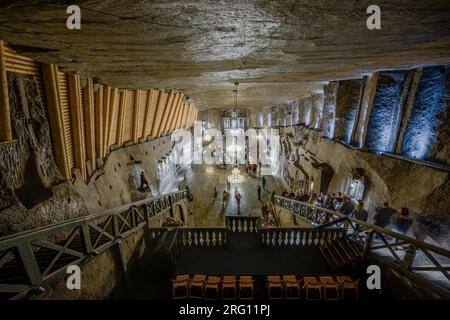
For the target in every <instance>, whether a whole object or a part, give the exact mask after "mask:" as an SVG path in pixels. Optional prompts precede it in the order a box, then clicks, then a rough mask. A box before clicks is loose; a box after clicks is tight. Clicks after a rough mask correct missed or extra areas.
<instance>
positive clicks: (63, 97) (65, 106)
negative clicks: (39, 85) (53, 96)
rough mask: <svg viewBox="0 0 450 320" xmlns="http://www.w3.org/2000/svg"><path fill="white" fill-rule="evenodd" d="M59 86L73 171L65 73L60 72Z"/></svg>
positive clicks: (69, 157)
mask: <svg viewBox="0 0 450 320" xmlns="http://www.w3.org/2000/svg"><path fill="white" fill-rule="evenodd" d="M58 84H59V91H60V93H61V106H60V107H61V112H62V118H63V125H64V126H63V128H64V133H65V138H66V148H67V158H68V162H69V170H70V171H72V168H73V167H74V159H73V156H74V154H73V137H72V121H71V117H70V104H69V86H68V83H67V75H66V74H65V73H64V72H61V71H58Z"/></svg>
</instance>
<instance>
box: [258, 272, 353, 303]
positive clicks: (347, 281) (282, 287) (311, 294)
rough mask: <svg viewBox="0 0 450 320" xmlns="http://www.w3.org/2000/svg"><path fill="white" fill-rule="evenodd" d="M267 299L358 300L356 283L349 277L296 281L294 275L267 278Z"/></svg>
mask: <svg viewBox="0 0 450 320" xmlns="http://www.w3.org/2000/svg"><path fill="white" fill-rule="evenodd" d="M267 295H268V298H269V299H300V298H301V297H302V295H303V296H304V297H305V299H307V300H322V298H323V299H324V300H339V299H349V298H351V299H358V281H357V280H352V279H351V278H350V277H349V276H336V279H335V278H333V277H332V276H320V277H319V278H317V277H303V278H302V279H300V280H299V279H297V277H296V276H294V275H284V276H283V277H280V276H267Z"/></svg>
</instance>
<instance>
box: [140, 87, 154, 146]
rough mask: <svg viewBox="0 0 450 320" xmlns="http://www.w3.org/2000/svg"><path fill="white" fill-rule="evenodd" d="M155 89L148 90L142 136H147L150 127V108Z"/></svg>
mask: <svg viewBox="0 0 450 320" xmlns="http://www.w3.org/2000/svg"><path fill="white" fill-rule="evenodd" d="M152 93H153V90H148V92H147V101H145V110H144V124H143V126H142V138H147V136H148V135H149V131H150V130H149V129H150V109H151V104H152V96H153V94H152Z"/></svg>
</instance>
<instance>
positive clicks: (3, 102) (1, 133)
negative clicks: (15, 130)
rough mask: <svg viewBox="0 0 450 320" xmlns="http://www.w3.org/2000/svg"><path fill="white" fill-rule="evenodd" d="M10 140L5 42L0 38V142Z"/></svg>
mask: <svg viewBox="0 0 450 320" xmlns="http://www.w3.org/2000/svg"><path fill="white" fill-rule="evenodd" d="M11 140H12V128H11V111H10V109H9V93H8V78H7V75H6V59H5V43H4V42H3V40H0V142H8V141H11Z"/></svg>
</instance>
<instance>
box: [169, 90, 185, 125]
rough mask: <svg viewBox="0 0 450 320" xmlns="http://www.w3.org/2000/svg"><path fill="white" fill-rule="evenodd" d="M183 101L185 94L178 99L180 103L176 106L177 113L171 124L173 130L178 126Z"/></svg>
mask: <svg viewBox="0 0 450 320" xmlns="http://www.w3.org/2000/svg"><path fill="white" fill-rule="evenodd" d="M182 103H183V95H182V94H180V99H178V103H177V105H176V107H175V114H174V117H173V119H172V123H171V124H170V128H169V131H171V132H172V131H173V130H175V129H176V128H177V123H178V118H179V117H180V111H181V104H182Z"/></svg>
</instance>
